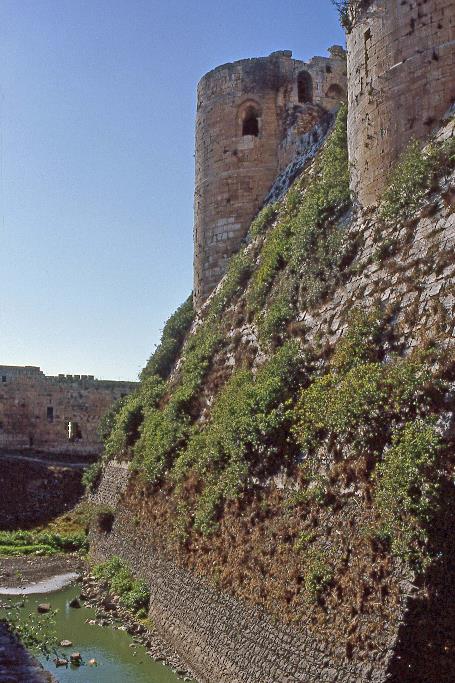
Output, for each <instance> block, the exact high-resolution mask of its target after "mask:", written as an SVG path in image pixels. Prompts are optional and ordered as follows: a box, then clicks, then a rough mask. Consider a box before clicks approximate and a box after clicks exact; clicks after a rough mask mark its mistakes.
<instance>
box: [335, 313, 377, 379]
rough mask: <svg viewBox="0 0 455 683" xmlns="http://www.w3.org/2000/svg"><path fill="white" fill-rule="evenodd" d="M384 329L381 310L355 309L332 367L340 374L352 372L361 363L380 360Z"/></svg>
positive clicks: (339, 343) (336, 351) (336, 349)
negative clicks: (347, 371)
mask: <svg viewBox="0 0 455 683" xmlns="http://www.w3.org/2000/svg"><path fill="white" fill-rule="evenodd" d="M383 328H384V321H383V316H382V314H381V312H380V311H379V309H377V308H375V309H373V310H370V311H364V310H362V309H359V308H357V309H354V310H353V311H352V313H351V315H350V318H349V321H348V328H347V330H346V332H345V334H344V335H343V336H342V337H341V339H340V340H339V341H338V343H337V345H336V348H335V351H334V353H333V355H332V358H331V359H330V366H331V367H332V368H333V369H334V370H335V371H338V372H343V371H346V370H350V369H351V368H353V367H355V366H356V365H359V364H360V363H369V362H373V361H376V360H378V359H379V354H380V342H381V334H382V332H383Z"/></svg>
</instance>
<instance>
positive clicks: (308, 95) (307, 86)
mask: <svg viewBox="0 0 455 683" xmlns="http://www.w3.org/2000/svg"><path fill="white" fill-rule="evenodd" d="M297 96H298V100H299V102H300V103H301V104H305V103H306V102H309V103H310V104H312V102H313V79H312V78H311V76H310V74H309V73H308V71H300V73H299V75H298V76H297Z"/></svg>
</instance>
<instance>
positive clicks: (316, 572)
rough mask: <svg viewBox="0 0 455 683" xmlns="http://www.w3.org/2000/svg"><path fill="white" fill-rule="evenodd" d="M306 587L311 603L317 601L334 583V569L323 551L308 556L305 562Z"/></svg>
mask: <svg viewBox="0 0 455 683" xmlns="http://www.w3.org/2000/svg"><path fill="white" fill-rule="evenodd" d="M304 577H305V578H304V586H305V593H306V597H307V599H308V600H309V601H314V600H316V599H317V598H318V597H319V596H320V595H321V593H323V591H324V590H325V589H326V588H327V586H328V585H329V584H330V583H331V582H332V581H333V569H332V567H331V566H330V564H329V562H328V561H327V558H326V557H325V554H324V553H323V552H322V550H316V549H315V550H314V551H312V552H311V553H309V554H308V557H307V559H306V562H305V572H304Z"/></svg>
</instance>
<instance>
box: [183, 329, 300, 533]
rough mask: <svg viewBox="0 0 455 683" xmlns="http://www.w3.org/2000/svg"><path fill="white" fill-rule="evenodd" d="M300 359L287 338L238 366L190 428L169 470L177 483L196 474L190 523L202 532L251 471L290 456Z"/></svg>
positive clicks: (267, 467) (294, 344)
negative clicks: (251, 363)
mask: <svg viewBox="0 0 455 683" xmlns="http://www.w3.org/2000/svg"><path fill="white" fill-rule="evenodd" d="M302 365H303V358H302V354H301V351H300V347H299V344H298V343H297V342H295V341H293V342H287V343H286V344H284V346H282V347H281V348H280V349H278V351H277V352H276V353H275V354H274V355H273V356H272V357H271V358H270V359H269V360H268V361H266V363H264V365H263V366H262V367H261V368H259V370H258V371H257V373H256V374H255V375H254V374H253V373H252V372H251V370H246V369H242V368H240V369H238V370H237V371H236V372H235V373H234V374H233V375H232V377H231V378H230V379H229V381H228V382H227V383H226V384H225V386H224V387H223V389H222V390H221V391H220V393H219V394H218V396H217V398H216V400H215V403H214V405H213V408H212V411H211V416H210V420H209V422H208V423H207V424H205V425H203V426H199V427H196V428H195V429H194V430H193V433H192V435H191V438H190V439H189V442H188V445H187V447H186V448H185V449H184V450H182V452H181V453H180V455H179V457H178V458H177V460H176V462H175V464H174V467H173V470H172V472H171V477H172V479H173V480H174V481H175V482H176V483H179V482H182V481H183V480H184V479H186V478H187V477H188V475H189V474H190V473H192V475H193V476H195V477H196V478H198V479H199V480H200V483H201V486H200V488H201V491H200V493H199V495H197V496H196V503H195V510H194V526H195V528H196V529H197V530H198V531H201V532H202V533H203V534H208V533H211V532H213V531H214V530H215V529H216V512H217V511H219V509H220V505H221V504H222V503H223V501H225V500H232V499H236V498H237V497H238V496H239V494H240V492H241V491H242V489H243V488H244V487H245V485H246V484H247V481H248V477H250V476H251V475H252V474H253V473H254V474H256V475H257V474H259V473H260V472H261V471H265V472H267V471H269V470H270V468H271V466H272V469H273V463H274V462H278V463H279V465H280V466H283V465H284V464H285V462H286V460H288V459H289V457H290V456H291V455H292V448H289V446H288V444H287V434H288V430H289V409H290V406H291V404H292V396H294V395H295V390H296V387H297V386H298V380H299V375H300V372H301V370H302Z"/></svg>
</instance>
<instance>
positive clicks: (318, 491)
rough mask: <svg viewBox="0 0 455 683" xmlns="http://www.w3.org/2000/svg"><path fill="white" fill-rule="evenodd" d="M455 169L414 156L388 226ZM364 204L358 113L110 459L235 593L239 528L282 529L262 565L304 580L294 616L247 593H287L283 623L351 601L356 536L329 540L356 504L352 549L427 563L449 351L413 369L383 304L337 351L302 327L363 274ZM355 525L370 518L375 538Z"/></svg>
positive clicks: (188, 550)
mask: <svg viewBox="0 0 455 683" xmlns="http://www.w3.org/2000/svg"><path fill="white" fill-rule="evenodd" d="M442 149H444V152H443V153H442V152H441V150H442ZM411 152H412V154H411ZM451 154H452V153H451V152H450V149H449V146H448V145H445V146H444V147H441V146H438V152H437V154H436V153H434V157H433V156H432V155H433V153H430V154H429V158H431V159H432V161H431V164H428V163H427V157H425V159H424V161H423V162H422V154H421V151H420V149H419V150H418V154H417V152H416V150H415V149H413V150H411V151H410V152H409V156H408V158H407V160H406V161H405V163H404V164H402V165H401V167H400V166H399V167H397V169H396V171H395V174H394V176H393V179H392V183H391V187H390V190H389V193H388V194H386V195H385V197H384V201H383V209H382V211H383V213H382V218H383V220H387V221H391V220H396V221H397V222H398V221H402V220H406V217H407V216H408V215H411V213H412V212H415V210H416V209H417V208H418V207H419V206H420V205H421V204H420V202H421V200H422V199H423V198H424V197H425V195H426V194H427V193H428V191H429V190H430V189H431V187H432V183H433V179H434V178H435V177H436V176H435V173H436V169H435V161H434V159H436V158H437V159H438V162H437V163H438V164H439V168H443V169H444V168H446V169H448V168H449V167H450V164H453V161H451ZM443 172H444V171H443ZM419 188H420V189H419ZM419 193H420V194H419ZM414 200H415V202H416V204H415V205H414V206H412V201H414ZM350 204H351V197H350V192H349V174H348V162H347V145H346V110H345V109H344V108H343V109H342V110H341V111H340V113H339V115H338V118H337V121H336V124H335V127H334V129H333V130H332V133H331V135H330V137H329V138H328V140H327V142H326V144H325V146H324V148H323V150H322V152H321V153H320V155H319V157H318V159H317V160H316V161H315V163H314V164H313V165H312V167H311V169H310V170H309V172H307V173H305V174H304V175H303V176H302V177H300V178H299V179H298V180H297V181H296V182H295V183H294V185H293V187H292V188H291V190H290V191H289V192H288V193H287V196H286V198H285V199H284V200H282V201H280V202H278V203H277V204H274V205H271V206H267V207H265V208H264V209H263V210H262V211H261V212H260V213H259V214H258V216H257V218H256V219H255V221H254V222H253V225H252V227H251V230H250V235H249V239H248V244H247V245H246V246H245V247H244V248H243V249H242V250H241V251H240V252H239V253H238V254H237V255H236V256H235V257H234V258H233V259H231V262H230V266H229V270H228V273H227V275H226V277H225V278H224V279H223V280H222V281H221V283H220V285H219V286H218V288H217V289H216V290H215V292H214V293H213V294H212V296H211V297H210V299H209V300H208V302H207V304H206V306H205V307H204V309H203V310H202V311H201V314H200V317H199V319H198V320H197V322H196V323H195V325H194V327H193V330H192V333H191V334H190V335H189V336H188V337H187V340H186V342H185V343H184V345H183V347H182V351H181V354H180V357H179V359H178V361H177V364H176V366H175V372H174V373H173V374H172V376H171V377H170V378H168V379H167V380H166V381H165V382H164V383H163V381H162V380H158V378H157V377H156V375H149V376H148V378H147V380H145V379H143V384H144V382H145V381H149V382H152V383H153V387H155V389H156V394H153V396H151V397H150V396H149V398H148V399H145V398H144V395H143V393H142V392H143V389H142V387H141V388H140V389H139V392H138V394H137V395H135V397H132V398H131V399H129V400H128V401H127V402H126V403H125V405H124V406H122V408H121V410H119V411H118V414H117V418H116V423H115V425H116V426H115V428H114V430H112V434H111V436H110V444H111V445H110V446H109V440H108V444H107V447H106V452H107V453H108V456H109V457H110V456H111V455H114V454H115V453H116V452H117V453H118V452H122V449H123V452H128V453H130V454H132V456H133V459H132V467H133V468H134V469H135V471H136V472H137V473H138V475H139V476H138V479H137V484H138V487H143V480H144V479H145V480H146V482H147V484H148V486H147V487H146V488H145V490H147V491H149V492H150V490H152V491H153V492H154V493H153V495H151V496H146V497H145V498H146V501H147V502H144V497H143V492H144V488H140V495H141V496H142V497H141V498H140V506H141V507H140V509H141V510H143V507H144V506H147V505H150V509H151V511H152V513H153V515H154V520H155V524H156V525H157V528H159V530H160V535H161V536H162V537H163V539H164V540H163V543H164V544H165V545H166V544H168V545H167V546H166V550H169V545H170V546H172V552H177V553H180V552H181V553H182V555H183V557H186V559H187V561H188V563H189V564H190V566H192V568H193V569H194V568H196V569H197V570H198V571H199V570H202V571H207V572H208V573H210V572H211V571H212V568H213V576H214V580H216V581H217V582H218V583H219V584H220V585H222V586H224V587H226V586H233V585H234V583H235V579H234V578H232V576H233V573H234V570H233V568H232V567H224V566H223V559H222V558H226V557H232V556H231V555H230V554H229V549H227V546H226V543H227V544H228V545H229V543H231V542H232V543H234V541H232V539H231V540H229V539H230V536H229V533H230V530H229V529H227V528H226V527H227V526H229V522H233V521H238V527H237V528H238V529H239V530H240V532H241V533H245V539H244V540H245V542H246V543H247V542H248V538H249V537H250V536H249V534H252V533H253V530H254V528H255V525H256V523H257V524H258V525H260V524H262V527H261V529H262V530H263V533H264V534H266V535H267V534H268V530H267V529H268V528H269V526H268V525H269V524H270V528H271V530H270V535H269V536H267V539H268V540H267V547H265V546H264V547H263V548H262V551H263V553H262V556H261V557H260V558H259V559H258V557H257V556H256V560H255V561H257V563H258V566H260V567H262V568H263V567H264V566H265V565H266V563H267V559H265V558H266V557H267V556H268V554H269V550H270V553H272V555H273V557H274V558H275V557H276V563H279V562H283V563H286V566H288V565H289V567H290V568H289V572H291V573H292V572H293V580H294V584H293V588H292V590H291V589H289V590H286V594H287V597H286V604H284V605H283V601H282V596H281V594H280V597H279V598H277V593H276V592H275V593H274V592H273V591H274V590H275V589H274V588H273V585H272V583H273V581H272V580H271V583H270V585H269V584H268V581H269V578H268V576H267V577H266V578H264V580H263V581H262V583H261V582H260V583H261V585H260V586H258V584H257V577H256V576H255V577H254V578H253V579H251V585H250V586H249V588H248V590H249V591H250V593H251V594H254V596H255V600H256V599H257V600H258V602H259V603H260V604H263V605H266V606H267V607H270V601H273V596H274V598H275V600H276V599H278V600H280V601H282V602H280V604H281V607H282V610H283V612H284V613H286V610H288V611H289V612H291V611H293V610H294V609H295V608H296V606H300V607H302V606H303V603H305V605H306V606H308V603H309V602H310V603H314V604H321V605H323V604H324V601H325V600H329V597H328V596H329V595H331V596H332V597H331V598H330V600H332V605H333V604H336V599H335V598H333V594H336V591H337V590H339V591H340V594H341V593H342V588H341V587H340V585H339V582H340V573H343V571H345V570H346V565H344V566H341V564H340V563H342V562H348V561H349V557H350V552H351V541H352V538H349V543H347V545H349V548H348V549H347V548H346V546H344V548H343V542H344V541H342V540H340V541H339V545H338V546H337V545H336V543H337V541H334V540H333V536H334V534H332V535H331V534H330V533H327V536H326V537H325V538H324V537H323V535H322V533H321V528H322V527H323V526H324V524H326V526H327V525H329V522H327V520H325V521H324V522H322V520H323V519H325V516H326V517H327V519H328V518H329V517H331V515H332V514H334V515H336V514H338V512H339V510H340V509H343V508H344V507H346V510H347V512H346V511H345V512H344V513H343V514H346V515H347V516H348V517H349V515H350V514H352V517H351V518H350V519H351V523H352V524H353V529H354V531H352V536H353V537H354V538H355V537H356V534H357V537H358V538H360V536H361V539H360V540H359V541H358V542H359V547H360V545H361V546H362V547H363V546H366V547H367V548H368V547H369V543H368V542H366V540H367V538H368V540H369V541H370V543H371V545H372V546H374V547H375V548H377V547H379V548H380V551H378V552H382V550H383V549H386V550H385V551H384V552H387V553H390V551H391V552H392V553H393V554H394V555H396V556H398V557H400V558H401V559H402V560H404V561H406V562H411V563H412V564H413V566H414V567H416V568H419V567H423V566H425V564H426V562H427V561H428V547H427V546H428V527H429V526H430V525H431V522H432V513H433V511H434V508H435V501H436V498H437V495H438V480H437V476H435V472H437V471H438V463H439V459H440V454H441V444H440V441H439V440H438V438H437V435H436V430H435V426H434V422H433V417H434V415H436V414H437V412H438V410H439V409H440V406H441V402H442V401H443V397H444V392H445V387H444V385H443V383H442V382H441V381H440V379H439V374H438V372H439V370H438V368H439V365H440V358H439V356H438V354H437V353H436V351H435V350H434V349H433V348H431V347H429V346H428V345H427V346H426V347H425V348H422V349H416V350H414V351H413V352H412V353H409V354H408V355H407V356H402V355H400V353H398V351H401V350H402V349H401V348H399V347H396V346H394V338H393V334H392V333H391V329H392V323H391V322H390V321H391V320H392V319H393V313H394V312H393V311H384V310H382V309H381V308H380V307H379V305H378V307H377V308H374V309H373V310H370V311H368V312H365V311H362V310H358V311H356V310H354V311H353V313H352V317H351V320H350V324H349V327H348V329H347V331H346V332H345V333H344V335H343V336H342V338H341V339H340V340H339V341H338V343H337V344H336V346H335V348H334V349H331V350H330V352H329V351H328V350H327V349H325V350H324V349H319V348H311V346H310V345H309V344H308V343H307V342H306V341H305V330H304V328H303V326H302V325H301V324H300V323H298V322H297V321H296V316H297V313H302V311H306V310H308V311H311V310H312V308H314V307H316V306H318V305H319V304H320V303H321V302H323V301H324V299H325V297H327V296H329V295H330V292H331V291H332V289H333V288H334V287H336V286H337V285H338V284H339V283H340V282H342V280H343V278H344V277H348V276H349V275H350V273H351V272H352V270H351V269H350V263H351V260H352V258H353V257H354V256H355V249H356V243H355V240H353V239H352V237H351V236H350V235H348V233H347V228H346V226H347V225H348V224H349V220H348V217H349V213H348V211H349V208H350ZM408 211H409V212H410V213H409V214H408V213H407V212H408ZM394 212H395V213H394ZM393 216H395V218H393ZM381 225H383V224H381ZM235 302H237V305H236V307H234V306H231V304H232V303H235ZM244 323H248V324H251V323H252V328H253V330H254V328H255V327H256V329H257V331H258V335H259V342H260V347H261V348H260V351H261V352H263V353H260V354H259V355H258V356H257V357H256V359H255V362H254V363H251V358H248V357H246V358H242V359H241V358H240V353H238V355H237V356H236V358H235V360H233V358H232V357H231V356H229V363H228V362H226V357H227V356H226V354H224V353H223V349H227V348H228V347H229V349H230V348H232V346H235V347H236V351H237V352H239V351H240V350H242V351H243V350H244V348H246V345H245V347H244V346H242V344H243V342H242V341H240V344H237V342H236V341H233V338H231V337H230V336H229V335H228V330H229V331H230V330H232V329H234V330H235V331H237V332H238V337H239V339H241V337H242V334H243V331H242V333H240V332H239V330H240V327H241V326H242V325H243V324H244ZM290 323H292V324H290ZM293 335H295V336H299V337H300V339H299V340H298V341H297V340H295V339H294V340H291V339H290V338H291V337H292V336H293ZM245 336H247V335H245ZM252 346H253V353H254V354H256V347H255V346H254V343H253V345H252ZM394 349H395V351H394ZM218 354H219V356H218ZM218 357H222V358H223V362H222V363H221V364H220V366H222V367H220V368H217V367H215V366H216V359H217V358H218ZM228 365H229V367H228ZM231 365H234V368H232V367H231ZM208 376H209V380H210V381H207V377H208ZM214 376H216V382H213V383H212V378H213V377H214ZM202 387H204V389H205V390H206V392H207V393H208V395H209V400H206V396H205V393H203V394H202V396H201V388H202ZM158 388H159V390H158ZM128 406H129V407H128ZM136 409H137V411H138V412H136ZM136 418H137V419H136ZM275 475H277V476H278V478H279V477H284V479H286V477H289V478H290V479H291V480H292V488H291V490H285V491H283V492H277V488H278V487H275V485H274V483H273V482H274V481H275V480H274V479H273V477H274V476H275ZM149 485H151V487H153V488H151V487H150V486H149ZM352 486H354V490H353V492H352V493H351V492H350V491H351V488H352ZM138 490H139V488H138ZM342 490H343V491H348V493H343V494H342V493H341V491H342ZM394 491H395V492H396V495H395V498H393V496H394V494H393V492H394ZM356 506H358V508H359V509H360V512H357V508H356ZM246 510H248V513H247V512H245V511H246ZM352 510H354V512H352ZM141 514H142V513H141ZM244 514H245V515H246V517H245V519H243V515H244ZM356 514H358V516H359V517H362V515H363V516H366V517H369V522H370V525H369V527H368V533H367V534H366V533H365V529H363V528H362V531H360V530H359V528H358V527H360V526H361V525H360V524H358V520H357V519H356V517H355V515H356ZM247 515H250V517H248V516H247ZM138 518H140V515H139V514H138ZM163 518H164V519H163ZM258 520H260V521H258ZM144 521H145V520H144ZM362 522H363V519H362ZM343 523H344V522H343ZM161 525H162V526H161ZM356 525H357V526H356ZM245 529H246V530H245ZM330 531H333V529H330ZM349 533H351V532H349ZM207 537H210V538H207ZM357 540H358V539H357ZM357 540H356V542H357ZM255 542H257V543H262V541H261V540H260V539H258V538H257V537H256V540H255ZM223 543H224V544H225V545H222V544H223ZM264 543H265V541H264ZM173 544H174V545H173ZM333 548H338V549H339V548H343V552H344V553H345V555H344V556H343V557H347V558H348V559H344V560H340V561H338V559H337V557H336V551H334V550H333ZM358 552H359V551H358ZM361 552H365V553H366V552H367V551H364V550H362V551H361ZM374 552H377V551H376V550H375V551H374ZM217 553H218V554H217ZM275 553H276V555H275ZM365 556H366V555H365ZM234 559H235V558H234ZM364 559H365V558H364ZM271 561H272V562H274V560H271ZM191 562H192V563H194V564H193V565H191ZM226 562H228V560H226ZM212 565H213V567H212ZM291 567H292V569H291ZM223 569H224V570H225V571H224V575H223ZM274 569H275V567H274V565H273V566H269V573H270V572H271V573H272V574H273V571H274ZM261 571H266V570H265V569H261ZM277 571H278V570H277ZM283 571H284V570H283ZM286 572H288V570H286ZM286 575H287V574H286ZM244 577H245V571H244V569H243V568H242V569H241V568H240V567H239V568H238V575H237V583H236V586H235V589H236V590H238V592H239V594H240V595H241V596H243V593H242V591H243V587H242V586H243V581H244ZM218 583H217V585H218ZM265 584H267V585H265ZM248 590H247V589H246V588H245V595H247V597H248V596H249V594H248ZM280 590H281V591H282V586H281V588H280ZM288 593H289V595H290V597H289V595H288ZM291 594H292V595H291ZM296 618H297V617H296Z"/></svg>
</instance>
